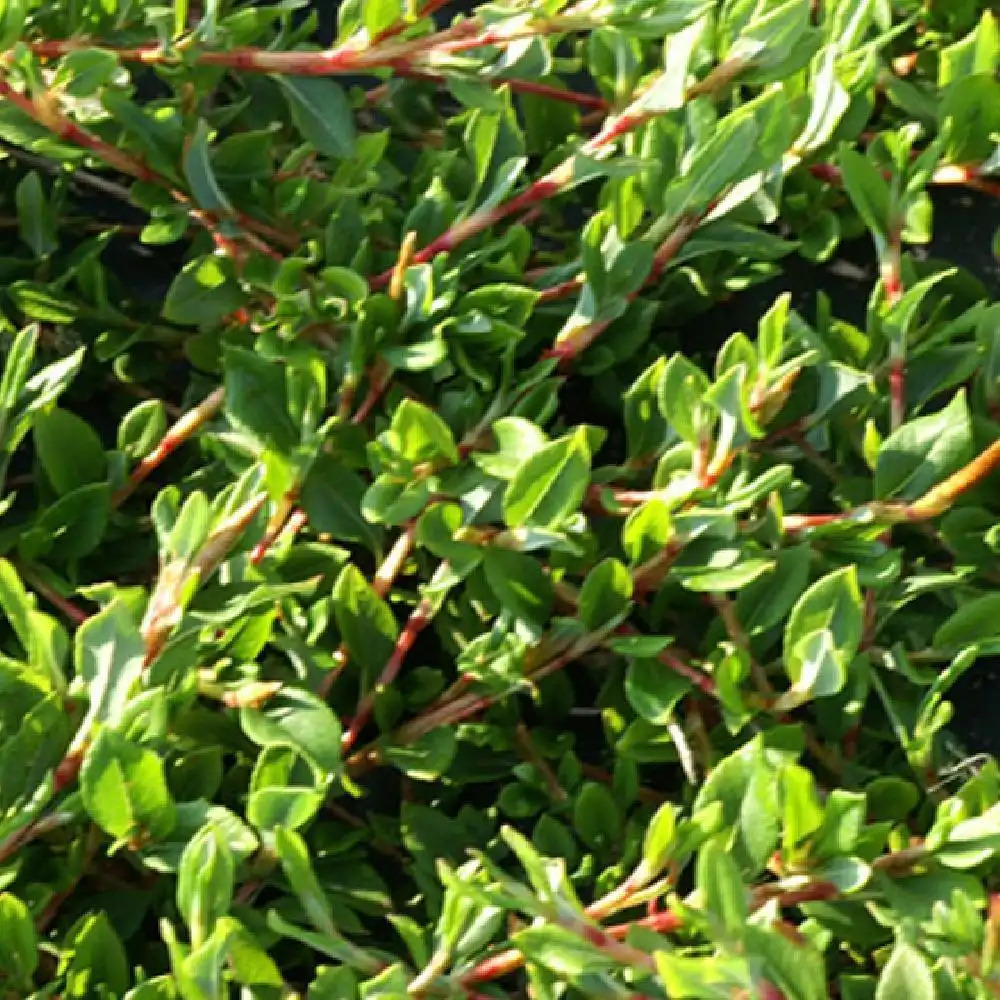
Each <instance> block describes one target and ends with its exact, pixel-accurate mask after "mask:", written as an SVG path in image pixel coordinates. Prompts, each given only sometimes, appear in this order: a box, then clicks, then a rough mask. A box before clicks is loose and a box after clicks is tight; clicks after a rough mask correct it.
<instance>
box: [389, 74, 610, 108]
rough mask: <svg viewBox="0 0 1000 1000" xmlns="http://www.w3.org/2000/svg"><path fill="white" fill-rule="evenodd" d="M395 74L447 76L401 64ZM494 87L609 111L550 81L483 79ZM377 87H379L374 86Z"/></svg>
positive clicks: (599, 100)
mask: <svg viewBox="0 0 1000 1000" xmlns="http://www.w3.org/2000/svg"><path fill="white" fill-rule="evenodd" d="M393 69H394V71H395V73H396V75H397V76H404V77H406V78H407V79H410V80H425V81H427V82H428V83H435V84H439V85H440V84H445V83H447V82H448V78H447V77H446V76H444V75H443V74H440V73H430V72H427V71H424V70H419V69H409V68H407V67H403V66H394V67H393ZM484 82H486V83H488V84H489V85H490V86H491V87H493V88H494V89H500V88H501V87H509V88H510V89H511V90H513V91H514V92H515V93H519V94H533V95H535V96H537V97H546V98H548V99H550V100H553V101H560V102H562V103H564V104H575V105H576V106H577V107H578V108H587V109H588V110H589V111H601V112H604V113H605V114H606V113H607V112H608V111H610V109H611V105H610V104H609V103H608V102H607V101H606V100H605V99H604V98H603V97H597V96H596V95H594V94H581V93H579V92H578V91H575V90H563V89H562V88H561V87H555V86H553V85H552V84H550V83H538V82H537V81H535V80H519V79H517V78H516V77H503V76H500V77H490V79H488V80H486V81H484ZM376 89H379V88H376Z"/></svg>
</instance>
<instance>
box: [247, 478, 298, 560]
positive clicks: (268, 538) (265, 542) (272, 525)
mask: <svg viewBox="0 0 1000 1000" xmlns="http://www.w3.org/2000/svg"><path fill="white" fill-rule="evenodd" d="M298 498H299V490H298V487H294V488H293V489H290V490H289V491H288V492H287V493H285V495H284V496H283V497H282V498H281V502H280V503H279V504H278V506H277V508H276V509H275V511H274V513H273V514H272V515H271V517H270V518H269V519H268V522H267V528H266V529H265V531H264V537H263V538H262V539H261V540H260V541H259V542H258V543H257V544H256V545H255V546H254V547H253V551H252V552H251V553H250V561H251V562H252V563H253V564H254V565H255V566H256V565H258V564H259V563H260V562H261V561H262V560H263V558H264V556H266V555H267V553H268V552H269V551H270V549H271V546H272V545H274V543H275V542H276V541H277V539H278V536H279V535H280V534H281V533H282V532H283V531H284V528H285V525H286V523H287V522H288V520H289V518H290V517H291V515H292V510H293V508H294V507H295V502H296V501H297V500H298Z"/></svg>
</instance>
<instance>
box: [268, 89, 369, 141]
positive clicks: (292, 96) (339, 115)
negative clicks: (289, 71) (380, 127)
mask: <svg viewBox="0 0 1000 1000" xmlns="http://www.w3.org/2000/svg"><path fill="white" fill-rule="evenodd" d="M273 79H274V80H275V81H276V82H277V83H278V85H279V86H280V87H281V89H282V91H283V93H284V95H285V99H286V100H287V101H288V107H289V109H290V110H291V112H292V120H293V121H294V122H295V125H296V127H297V128H298V130H299V131H300V132H301V133H302V137H303V138H304V139H305V140H306V141H307V142H309V143H311V144H312V145H313V146H315V147H316V149H318V150H319V151H320V152H321V153H323V154H324V155H325V156H334V157H337V158H338V159H347V158H349V157H351V156H353V155H354V144H355V129H354V117H353V114H352V112H351V105H350V104H349V103H348V100H347V97H346V96H345V94H344V91H343V88H342V87H340V86H339V85H338V84H336V83H334V82H333V80H330V79H327V78H324V77H312V76H286V75H281V76H276V77H274V78H273Z"/></svg>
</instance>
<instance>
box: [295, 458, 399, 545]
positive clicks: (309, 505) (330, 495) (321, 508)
mask: <svg viewBox="0 0 1000 1000" xmlns="http://www.w3.org/2000/svg"><path fill="white" fill-rule="evenodd" d="M366 489H367V486H366V485H365V482H364V480H363V479H362V478H361V477H360V476H359V475H358V474H357V473H356V472H355V471H354V470H353V469H349V468H347V466H345V465H343V464H342V463H340V462H338V461H337V460H336V459H335V458H334V457H333V456H332V455H326V454H321V455H319V456H318V457H317V459H316V461H314V462H313V464H312V466H311V467H310V469H309V474H308V475H307V476H306V479H305V482H304V483H303V484H302V492H301V502H302V509H303V510H304V511H305V512H306V514H307V515H308V517H309V524H310V525H311V526H312V529H313V531H315V532H316V533H317V534H328V535H331V536H332V537H333V539H334V541H336V542H338V543H340V542H357V543H359V544H361V545H364V546H365V547H366V548H368V549H371V550H376V549H378V547H379V545H380V544H381V539H382V534H381V532H380V531H379V529H378V528H376V527H375V525H373V524H371V523H369V522H368V521H367V520H365V518H364V517H363V516H362V514H361V499H362V497H363V496H364V495H365V490H366Z"/></svg>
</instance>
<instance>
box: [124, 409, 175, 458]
mask: <svg viewBox="0 0 1000 1000" xmlns="http://www.w3.org/2000/svg"><path fill="white" fill-rule="evenodd" d="M166 430H167V414H166V410H165V409H164V406H163V403H162V402H161V401H160V400H159V399H144V400H143V401H142V402H141V403H138V404H136V405H135V406H133V407H132V409H131V410H129V411H128V413H126V414H125V416H124V417H122V420H121V423H120V424H119V425H118V439H117V445H118V450H119V451H122V452H124V453H125V454H126V455H127V456H128V457H129V458H130V459H132V460H133V461H139V460H140V459H142V458H145V457H146V455H148V454H149V453H150V452H151V451H152V450H153V449H154V448H155V447H156V445H157V444H159V442H160V439H161V438H162V437H163V435H164V433H165V432H166Z"/></svg>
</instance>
